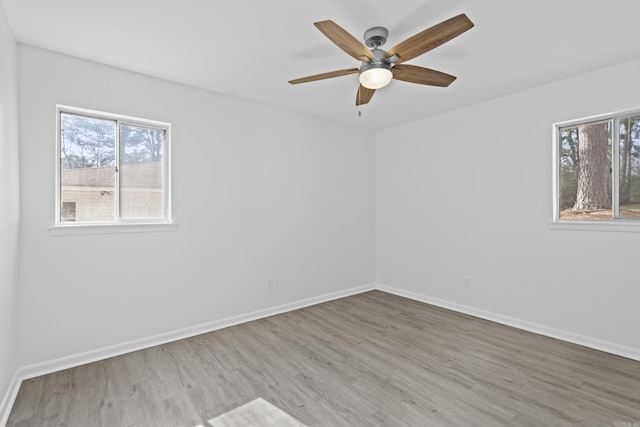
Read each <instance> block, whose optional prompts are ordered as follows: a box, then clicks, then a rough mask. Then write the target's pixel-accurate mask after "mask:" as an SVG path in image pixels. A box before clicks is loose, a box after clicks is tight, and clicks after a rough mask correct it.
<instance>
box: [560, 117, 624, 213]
mask: <svg viewBox="0 0 640 427" xmlns="http://www.w3.org/2000/svg"><path fill="white" fill-rule="evenodd" d="M559 131H560V141H559V142H560V143H559V144H558V145H559V149H560V153H559V158H560V165H559V190H560V191H559V195H560V200H559V207H560V219H571V220H576V219H577V220H581V219H588V220H593V219H595V220H602V219H605V220H610V219H611V218H612V210H611V120H606V121H599V122H591V123H581V124H579V125H575V126H569V127H565V128H561V129H560V130H559Z"/></svg>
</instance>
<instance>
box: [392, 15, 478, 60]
mask: <svg viewBox="0 0 640 427" xmlns="http://www.w3.org/2000/svg"><path fill="white" fill-rule="evenodd" d="M471 28H473V22H471V20H470V19H469V18H468V17H467V15H465V14H464V13H463V14H460V15H458V16H455V17H453V18H451V19H447V20H446V21H443V22H441V23H439V24H437V25H434V26H433V27H431V28H427V29H426V30H424V31H422V32H420V33H418V34H416V35H415V36H413V37H409V38H408V39H406V40H405V41H403V42H401V43H400V44H397V45H395V46H394V47H392V48H391V49H389V50H388V51H387V53H385V55H384V57H385V58H391V57H392V56H393V55H397V56H398V57H399V58H398V59H397V60H396V61H395V63H396V64H399V63H401V62H404V61H408V60H410V59H412V58H415V57H416V56H419V55H422V54H423V53H426V52H428V51H430V50H431V49H434V48H436V47H438V46H440V45H441V44H444V43H446V42H448V41H449V40H451V39H453V38H454V37H457V36H459V35H460V34H462V33H464V32H465V31H467V30H470V29H471Z"/></svg>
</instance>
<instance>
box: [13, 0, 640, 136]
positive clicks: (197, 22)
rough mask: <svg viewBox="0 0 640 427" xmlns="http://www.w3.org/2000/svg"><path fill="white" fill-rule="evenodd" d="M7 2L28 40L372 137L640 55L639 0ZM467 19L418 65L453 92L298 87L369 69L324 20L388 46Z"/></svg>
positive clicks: (350, 84)
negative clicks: (462, 29)
mask: <svg viewBox="0 0 640 427" xmlns="http://www.w3.org/2000/svg"><path fill="white" fill-rule="evenodd" d="M3 2H4V7H5V10H6V12H7V15H8V16H9V20H10V23H11V25H12V27H13V30H14V33H15V35H16V38H17V39H18V41H19V42H21V43H26V44H30V45H34V46H38V47H42V48H46V49H51V50H54V51H57V52H61V53H65V54H69V55H73V56H77V57H81V58H86V59H89V60H93V61H97V62H101V63H105V64H109V65H113V66H116V67H121V68H124V69H128V70H133V71H137V72H140V73H144V74H148V75H151V76H156V77H161V78H165V79H169V80H173V81H176V82H180V83H185V84H188V85H191V86H196V87H199V88H203V89H207V90H211V91H214V92H219V93H224V94H228V95H233V96H238V97H241V98H245V99H250V100H253V101H257V102H259V103H264V104H271V105H276V106H280V107H285V108H290V109H295V110H298V111H303V112H306V113H309V114H313V115H316V116H320V117H324V118H326V119H330V120H333V121H338V122H342V123H347V124H350V125H354V126H360V127H363V128H367V129H371V130H378V129H383V128H389V127H392V126H395V125H398V124H401V123H406V122H410V121H413V120H416V119H419V118H421V117H425V116H428V115H433V114H437V113H441V112H445V111H450V110H453V109H456V108H460V107H463V106H465V105H470V104H474V103H477V102H480V101H483V100H487V99H491V98H495V97H498V96H502V95H506V94H509V93H513V92H517V91H521V90H524V89H527V88H531V87H535V86H538V85H541V84H544V83H548V82H551V81H555V80H559V79H562V78H565V77H569V76H572V75H576V74H580V73H584V72H587V71H591V70H595V69H598V68H602V67H605V66H608V65H613V64H616V63H620V62H624V61H627V60H630V59H634V58H638V57H640V32H639V30H638V28H639V23H640V1H638V0H611V1H607V2H602V1H585V0H538V1H526V2H525V1H514V0H483V1H472V0H395V1H389V0H322V1H310V0H270V1H264V0H231V1H214V0H109V1H104V0H99V1H98V0H56V1H51V0H3ZM459 13H466V14H467V16H469V18H470V19H471V20H472V21H473V22H474V23H475V27H474V28H472V29H471V30H469V31H467V32H466V33H464V34H462V35H461V36H459V37H457V38H456V39H454V40H452V41H450V42H448V43H446V44H445V45H443V46H440V47H438V48H437V49H435V50H433V51H430V52H428V53H426V54H424V55H422V56H420V57H418V58H415V59H413V60H411V61H408V62H407V63H408V64H413V65H420V66H424V67H429V68H435V69H437V70H441V71H444V72H447V73H449V74H453V75H455V76H457V77H458V79H457V80H456V81H455V82H454V83H453V84H452V85H451V86H449V87H448V88H434V87H427V86H421V85H415V84H410V83H406V82H402V81H393V82H392V83H391V85H389V86H388V87H386V88H383V89H381V90H378V91H377V92H376V94H375V96H374V97H373V99H372V101H371V102H370V103H369V104H368V105H364V106H361V107H359V108H358V107H356V106H355V94H356V90H357V87H358V81H357V75H349V76H344V77H338V78H334V79H329V80H323V81H318V82H312V83H306V84H301V85H296V86H292V85H289V84H288V83H287V81H288V80H290V79H293V78H297V77H303V76H307V75H311V74H317V73H321V72H326V71H333V70H338V69H344V68H350V67H357V66H359V63H358V62H357V61H355V60H354V59H352V58H351V57H350V56H348V55H347V54H346V53H344V52H342V51H341V50H340V49H339V48H338V47H337V46H335V45H333V44H332V43H331V42H330V41H329V40H328V39H327V38H326V37H325V36H324V35H323V34H322V33H320V31H318V30H317V29H316V28H315V27H314V26H313V22H316V21H320V20H325V19H332V20H333V21H335V22H336V23H337V24H338V25H340V26H342V27H343V28H345V29H346V30H347V31H349V32H351V33H352V34H353V35H354V36H355V37H356V38H358V39H361V38H362V34H363V33H364V31H365V30H366V29H367V28H369V27H372V26H378V25H380V26H386V27H387V28H388V29H389V32H390V36H389V41H388V42H387V44H386V45H385V46H384V48H387V49H388V48H390V47H391V46H393V45H395V44H397V43H399V42H400V41H402V40H404V39H406V38H407V37H410V36H412V35H413V34H415V33H418V32H419V31H422V30H423V29H425V28H427V27H430V26H432V25H435V24H437V23H439V22H440V21H443V20H445V19H448V18H450V17H453V16H454V15H457V14H459ZM549 102H555V101H554V100H549ZM358 111H361V112H362V116H361V117H358Z"/></svg>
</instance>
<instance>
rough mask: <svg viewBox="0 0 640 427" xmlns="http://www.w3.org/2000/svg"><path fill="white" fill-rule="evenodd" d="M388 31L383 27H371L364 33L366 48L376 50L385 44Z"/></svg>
mask: <svg viewBox="0 0 640 427" xmlns="http://www.w3.org/2000/svg"><path fill="white" fill-rule="evenodd" d="M387 37H389V30H387V29H386V28H384V27H372V28H369V29H368V30H367V31H365V32H364V43H365V45H366V46H367V47H368V48H372V49H377V48H379V47H380V46H383V45H384V44H385V43H386V42H387Z"/></svg>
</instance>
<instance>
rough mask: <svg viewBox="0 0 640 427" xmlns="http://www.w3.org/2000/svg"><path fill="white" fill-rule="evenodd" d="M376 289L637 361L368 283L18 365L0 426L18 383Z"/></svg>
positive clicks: (617, 348)
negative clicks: (56, 357)
mask: <svg viewBox="0 0 640 427" xmlns="http://www.w3.org/2000/svg"><path fill="white" fill-rule="evenodd" d="M374 289H377V290H380V291H383V292H388V293H390V294H394V295H398V296H401V297H405V298H409V299H412V300H415V301H420V302H424V303H427V304H432V305H436V306H438V307H443V308H447V309H449V310H453V311H457V312H460V313H464V314H469V315H471V316H475V317H479V318H481V319H486V320H490V321H493V322H497V323H501V324H504V325H507V326H512V327H514V328H518V329H522V330H525V331H529V332H534V333H537V334H541V335H546V336H549V337H552V338H557V339H560V340H563V341H567V342H571V343H574V344H579V345H583V346H585V347H590V348H594V349H596V350H601V351H605V352H607V353H611V354H615V355H619V356H623V357H627V358H629V359H634V360H638V361H640V349H638V348H633V347H628V346H624V345H620V344H616V343H612V342H609V341H604V340H600V339H597V338H593V337H588V336H584V335H580V334H575V333H573V332H568V331H563V330H560V329H556V328H552V327H549V326H545V325H541V324H538V323H534V322H529V321H526V320H522V319H517V318H514V317H510V316H504V315H501V314H498V313H493V312H490V311H485V310H481V309H478V308H474V307H470V306H466V305H463V304H458V303H454V302H451V301H446V300H442V299H439V298H434V297H431V296H428V295H423V294H419V293H416V292H412V291H407V290H404V289H400V288H394V287H391V286H386V285H383V284H379V283H378V284H370V285H365V286H359V287H356V288H351V289H347V290H344V291H338V292H333V293H329V294H325V295H320V296H317V297H313V298H308V299H304V300H299V301H295V302H292V303H288V304H283V305H279V306H275V307H270V308H266V309H263V310H257V311H254V312H251V313H246V314H241V315H238V316H232V317H228V318H225V319H220V320H216V321H213V322H208V323H203V324H201V325H195V326H191V327H188V328H184V329H179V330H176V331H171V332H167V333H163V334H159V335H155V336H151V337H147V338H142V339H139V340H134V341H129V342H125V343H121V344H116V345H113V346H108V347H103V348H99V349H95V350H90V351H86V352H83V353H78V354H74V355H70V356H65V357H61V358H58V359H54V360H50V361H46V362H41V363H35V364H32V365H27V366H22V367H20V368H18V369H17V370H16V373H15V375H14V376H13V379H12V381H11V384H10V386H9V389H8V390H7V392H6V394H5V396H4V398H3V399H2V402H1V404H0V426H4V425H5V424H6V422H7V419H8V418H9V413H10V412H11V408H12V407H13V403H14V401H15V398H16V396H17V394H18V391H19V389H20V384H21V383H22V381H24V380H26V379H29V378H34V377H37V376H40V375H45V374H48V373H51V372H56V371H60V370H63V369H68V368H73V367H75V366H80V365H84V364H87V363H91V362H96V361H98V360H103V359H107V358H109V357H114V356H119V355H122V354H126V353H130V352H132V351H137V350H142V349H145V348H149V347H153V346H156V345H161V344H166V343H168V342H172V341H177V340H180V339H184V338H189V337H193V336H196V335H200V334H204V333H207V332H212V331H216V330H218V329H222V328H227V327H229V326H234V325H238V324H241V323H245V322H250V321H253V320H258V319H262V318H265V317H269V316H274V315H277V314H281V313H286V312H289V311H293V310H297V309H300V308H304V307H309V306H311V305H316V304H320V303H323V302H328V301H332V300H335V299H338V298H344V297H348V296H351V295H356V294H360V293H363V292H367V291H371V290H374Z"/></svg>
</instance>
